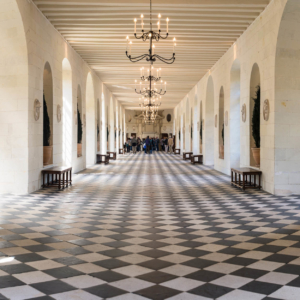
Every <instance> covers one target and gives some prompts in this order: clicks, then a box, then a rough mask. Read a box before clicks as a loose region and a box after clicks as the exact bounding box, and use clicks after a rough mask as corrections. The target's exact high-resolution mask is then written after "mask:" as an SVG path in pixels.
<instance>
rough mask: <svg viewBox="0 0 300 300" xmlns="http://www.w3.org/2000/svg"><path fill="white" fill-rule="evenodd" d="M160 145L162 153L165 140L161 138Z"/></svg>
mask: <svg viewBox="0 0 300 300" xmlns="http://www.w3.org/2000/svg"><path fill="white" fill-rule="evenodd" d="M159 145H160V151H164V138H161V140H160V144H159Z"/></svg>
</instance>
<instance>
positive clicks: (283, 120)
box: [274, 0, 300, 194]
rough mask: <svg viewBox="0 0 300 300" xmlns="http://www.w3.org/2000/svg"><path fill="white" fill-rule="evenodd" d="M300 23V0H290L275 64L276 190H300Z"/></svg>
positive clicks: (294, 191) (295, 191)
mask: <svg viewBox="0 0 300 300" xmlns="http://www.w3.org/2000/svg"><path fill="white" fill-rule="evenodd" d="M282 4H283V3H282ZM299 24H300V1H298V0H289V1H288V2H287V5H286V7H285V9H284V13H283V16H282V21H281V26H280V29H279V35H278V44H277V51H276V65H275V68H276V77H275V178H274V181H275V193H276V194H300V54H299V48H300V30H299Z"/></svg>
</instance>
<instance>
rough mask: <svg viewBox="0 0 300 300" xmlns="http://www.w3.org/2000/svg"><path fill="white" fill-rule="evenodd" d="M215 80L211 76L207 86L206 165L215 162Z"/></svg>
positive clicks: (205, 122) (205, 120) (205, 121)
mask: <svg viewBox="0 0 300 300" xmlns="http://www.w3.org/2000/svg"><path fill="white" fill-rule="evenodd" d="M214 109H215V104H214V82H213V79H212V77H211V76H210V77H209V78H208V81H207V88H206V101H205V117H204V118H205V119H204V127H203V128H205V130H204V163H205V164H206V165H213V164H214V151H215V150H214V145H215V138H214V133H215V130H214V127H215V116H214Z"/></svg>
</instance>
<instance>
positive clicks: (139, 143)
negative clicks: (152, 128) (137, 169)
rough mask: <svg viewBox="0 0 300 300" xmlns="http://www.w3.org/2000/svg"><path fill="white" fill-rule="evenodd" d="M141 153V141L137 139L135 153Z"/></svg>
mask: <svg viewBox="0 0 300 300" xmlns="http://www.w3.org/2000/svg"><path fill="white" fill-rule="evenodd" d="M140 151H141V139H140V138H139V137H138V138H137V152H140Z"/></svg>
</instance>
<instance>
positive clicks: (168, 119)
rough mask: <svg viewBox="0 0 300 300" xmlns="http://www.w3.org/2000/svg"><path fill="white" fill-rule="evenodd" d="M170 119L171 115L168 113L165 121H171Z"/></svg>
mask: <svg viewBox="0 0 300 300" xmlns="http://www.w3.org/2000/svg"><path fill="white" fill-rule="evenodd" d="M171 120H172V116H171V115H170V114H168V115H167V121H168V122H171Z"/></svg>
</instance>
